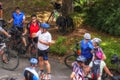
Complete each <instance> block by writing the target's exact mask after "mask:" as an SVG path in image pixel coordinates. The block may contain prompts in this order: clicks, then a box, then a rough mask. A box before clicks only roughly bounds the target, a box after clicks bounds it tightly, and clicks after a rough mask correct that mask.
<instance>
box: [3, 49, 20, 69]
mask: <svg viewBox="0 0 120 80" xmlns="http://www.w3.org/2000/svg"><path fill="white" fill-rule="evenodd" d="M2 57H4V58H5V60H6V61H7V63H5V62H3V61H2V68H4V69H6V70H11V71H13V70H15V69H16V68H17V67H18V65H19V57H18V55H17V53H16V52H15V51H13V50H10V49H8V48H5V50H4V54H3V55H2Z"/></svg>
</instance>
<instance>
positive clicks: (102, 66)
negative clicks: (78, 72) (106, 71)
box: [89, 60, 106, 80]
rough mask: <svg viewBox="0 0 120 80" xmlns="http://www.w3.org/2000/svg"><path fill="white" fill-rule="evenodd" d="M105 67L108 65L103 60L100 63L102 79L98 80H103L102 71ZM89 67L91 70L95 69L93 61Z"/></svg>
mask: <svg viewBox="0 0 120 80" xmlns="http://www.w3.org/2000/svg"><path fill="white" fill-rule="evenodd" d="M105 66H106V63H105V62H104V61H103V60H101V62H100V78H98V80H101V76H102V71H103V68H104V67H105ZM89 67H91V68H92V67H93V62H92V61H91V62H90V64H89Z"/></svg>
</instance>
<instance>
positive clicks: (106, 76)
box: [102, 68, 120, 80]
mask: <svg viewBox="0 0 120 80" xmlns="http://www.w3.org/2000/svg"><path fill="white" fill-rule="evenodd" d="M109 70H110V72H111V73H112V74H113V75H115V76H118V75H119V74H120V73H119V72H118V71H117V70H116V69H112V68H110V69H109ZM102 80H112V79H111V77H110V76H109V75H108V74H107V73H105V71H103V74H102Z"/></svg>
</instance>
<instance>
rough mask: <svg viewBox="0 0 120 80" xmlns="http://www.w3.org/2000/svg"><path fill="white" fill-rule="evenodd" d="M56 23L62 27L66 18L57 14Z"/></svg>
mask: <svg viewBox="0 0 120 80" xmlns="http://www.w3.org/2000/svg"><path fill="white" fill-rule="evenodd" d="M56 24H57V25H58V26H62V27H64V26H66V19H65V17H64V16H59V17H58V18H57V20H56Z"/></svg>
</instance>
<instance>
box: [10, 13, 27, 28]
mask: <svg viewBox="0 0 120 80" xmlns="http://www.w3.org/2000/svg"><path fill="white" fill-rule="evenodd" d="M12 18H13V20H14V21H13V26H17V27H19V28H22V27H23V24H22V21H23V19H24V18H25V15H24V13H23V12H20V14H17V13H16V12H14V13H13V14H12Z"/></svg>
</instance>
